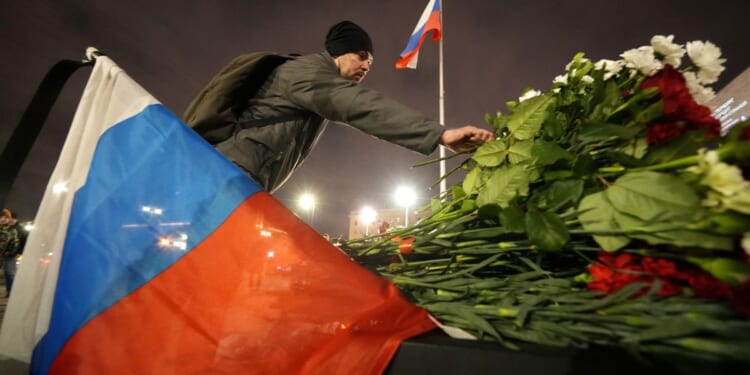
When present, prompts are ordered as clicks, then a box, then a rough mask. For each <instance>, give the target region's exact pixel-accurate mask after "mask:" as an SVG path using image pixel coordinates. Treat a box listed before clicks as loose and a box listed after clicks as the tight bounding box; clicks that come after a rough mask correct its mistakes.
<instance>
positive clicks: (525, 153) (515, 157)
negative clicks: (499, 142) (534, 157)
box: [508, 139, 534, 164]
mask: <svg viewBox="0 0 750 375" xmlns="http://www.w3.org/2000/svg"><path fill="white" fill-rule="evenodd" d="M533 146H534V140H533V139H527V140H525V141H519V142H515V143H514V144H513V145H512V146H510V148H509V149H508V161H509V162H510V163H511V164H518V163H520V162H522V161H525V160H529V159H531V148H532V147H533Z"/></svg>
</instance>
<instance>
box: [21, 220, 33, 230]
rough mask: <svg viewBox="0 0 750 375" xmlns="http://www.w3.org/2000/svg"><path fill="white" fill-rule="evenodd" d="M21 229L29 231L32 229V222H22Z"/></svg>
mask: <svg viewBox="0 0 750 375" xmlns="http://www.w3.org/2000/svg"><path fill="white" fill-rule="evenodd" d="M23 230H25V231H27V232H31V231H32V230H34V224H32V223H31V222H28V223H26V224H24V225H23Z"/></svg>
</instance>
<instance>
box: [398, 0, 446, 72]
mask: <svg viewBox="0 0 750 375" xmlns="http://www.w3.org/2000/svg"><path fill="white" fill-rule="evenodd" d="M442 30H443V26H442V23H441V21H440V0H430V2H429V3H428V4H427V7H426V8H424V12H422V16H421V17H419V22H417V27H415V28H414V31H413V32H412V33H411V37H410V38H409V42H408V43H407V44H406V48H404V50H403V51H402V52H401V58H400V59H398V61H396V68H398V69H404V68H412V69H416V68H417V60H418V59H419V49H420V48H421V47H422V43H423V42H424V40H425V38H426V37H427V34H428V33H429V32H430V31H432V40H433V41H436V42H437V41H439V40H440V37H441V35H442Z"/></svg>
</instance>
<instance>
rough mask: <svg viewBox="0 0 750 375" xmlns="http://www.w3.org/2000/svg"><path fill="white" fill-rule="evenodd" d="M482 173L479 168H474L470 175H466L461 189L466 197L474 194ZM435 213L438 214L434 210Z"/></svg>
mask: <svg viewBox="0 0 750 375" xmlns="http://www.w3.org/2000/svg"><path fill="white" fill-rule="evenodd" d="M480 171H481V168H479V167H477V168H474V169H472V170H471V171H469V173H467V174H466V177H464V181H463V183H462V185H461V187H462V188H463V189H464V193H466V195H472V194H474V192H475V189H476V186H477V179H478V177H479V172H480ZM433 212H436V211H434V210H433Z"/></svg>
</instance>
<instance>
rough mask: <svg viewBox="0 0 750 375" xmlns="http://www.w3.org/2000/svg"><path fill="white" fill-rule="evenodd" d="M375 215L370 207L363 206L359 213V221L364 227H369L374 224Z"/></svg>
mask: <svg viewBox="0 0 750 375" xmlns="http://www.w3.org/2000/svg"><path fill="white" fill-rule="evenodd" d="M377 215H378V214H377V212H375V210H374V209H373V208H372V207H369V206H365V207H362V210H360V211H359V220H360V221H362V223H363V224H365V225H370V224H372V223H373V222H375V218H377Z"/></svg>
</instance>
